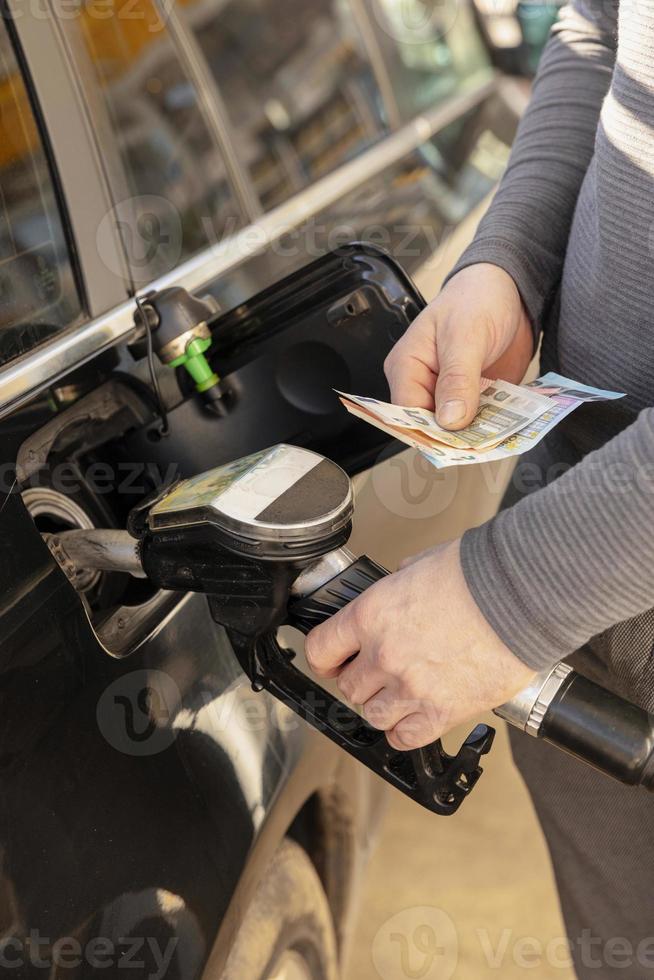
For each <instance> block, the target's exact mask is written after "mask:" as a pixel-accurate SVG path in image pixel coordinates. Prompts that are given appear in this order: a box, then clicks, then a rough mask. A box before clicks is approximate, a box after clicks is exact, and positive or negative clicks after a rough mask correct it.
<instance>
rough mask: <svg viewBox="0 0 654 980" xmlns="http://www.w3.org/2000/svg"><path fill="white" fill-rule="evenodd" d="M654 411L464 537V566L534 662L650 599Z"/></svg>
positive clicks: (507, 639)
mask: <svg viewBox="0 0 654 980" xmlns="http://www.w3.org/2000/svg"><path fill="white" fill-rule="evenodd" d="M653 527H654V408H646V409H643V410H642V411H641V413H640V415H639V416H638V418H637V420H636V421H635V422H634V423H633V424H632V425H631V426H629V427H628V428H627V429H625V430H624V431H623V432H621V433H620V434H619V435H618V436H616V437H615V438H614V439H612V440H611V441H610V442H608V443H606V444H605V445H604V446H603V447H602V448H601V449H598V450H597V451H595V452H592V453H589V454H588V455H587V456H586V457H584V459H583V460H582V461H581V462H580V463H578V464H577V465H576V466H574V467H572V469H570V470H569V471H568V472H567V473H565V474H564V475H563V476H561V477H559V479H557V480H555V481H554V482H553V483H551V484H550V485H549V486H547V487H545V488H544V489H542V490H538V491H536V492H535V493H532V494H530V495H529V496H527V497H525V498H523V499H522V500H521V501H520V502H519V503H517V504H515V505H514V506H513V507H510V508H509V509H507V510H505V511H503V512H502V513H500V514H499V515H498V516H497V517H495V518H493V519H492V520H491V521H489V522H488V523H486V524H483V525H482V526H481V527H478V528H474V529H472V530H470V531H468V532H466V534H465V535H464V537H463V541H462V544H461V561H462V565H463V573H464V575H465V578H466V581H467V583H468V586H469V588H470V590H471V592H472V594H473V596H474V598H475V601H476V602H477V604H478V606H479V608H480V609H481V611H482V613H483V614H484V616H485V618H486V619H487V621H488V622H489V623H490V625H491V626H492V627H493V629H494V630H495V632H496V633H497V634H498V636H500V638H501V639H502V640H503V641H504V643H506V645H507V646H508V647H509V648H510V649H511V650H512V651H513V652H514V653H515V654H516V656H518V657H519V658H520V659H521V660H523V661H524V662H525V663H526V664H528V665H529V666H530V667H533V668H534V669H538V670H540V669H542V668H544V667H546V666H549V665H551V664H553V663H555V662H556V661H557V660H560V659H561V658H562V657H565V656H567V655H569V654H570V653H572V652H573V651H574V650H576V649H578V648H579V647H580V646H581V645H582V644H584V643H585V642H586V641H587V640H589V639H590V638H591V637H593V636H595V635H597V634H598V633H600V632H603V631H604V630H605V629H608V628H609V627H610V626H613V625H614V624H616V623H619V622H622V621H623V620H625V619H630V618H631V617H632V616H636V615H639V614H640V613H643V612H645V611H646V610H648V609H650V608H652V607H653V606H654V534H652V528H653Z"/></svg>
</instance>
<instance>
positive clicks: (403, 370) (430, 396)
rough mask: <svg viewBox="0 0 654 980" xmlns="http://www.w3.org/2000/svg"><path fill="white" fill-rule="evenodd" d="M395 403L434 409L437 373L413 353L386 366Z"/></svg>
mask: <svg viewBox="0 0 654 980" xmlns="http://www.w3.org/2000/svg"><path fill="white" fill-rule="evenodd" d="M384 370H385V372H386V378H387V380H388V385H389V388H390V390H391V401H392V402H393V404H394V405H405V406H406V407H407V408H424V409H426V410H427V411H428V412H433V411H434V388H435V386H436V375H435V374H434V372H433V371H432V370H431V369H430V368H429V367H428V366H427V365H426V364H424V363H423V362H422V361H421V360H419V359H418V358H417V357H415V356H414V355H413V354H411V353H408V352H407V353H406V354H402V355H400V352H398V355H397V360H394V361H392V362H390V363H389V364H388V365H387V366H385V368H384Z"/></svg>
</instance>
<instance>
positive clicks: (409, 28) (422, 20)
mask: <svg viewBox="0 0 654 980" xmlns="http://www.w3.org/2000/svg"><path fill="white" fill-rule="evenodd" d="M368 9H369V12H370V16H371V19H372V22H373V24H374V26H375V29H376V32H377V35H378V37H379V40H380V44H381V47H382V49H383V50H384V53H385V56H386V62H387V65H388V70H389V74H390V76H391V82H392V86H393V91H394V94H395V99H396V101H397V104H398V108H399V110H400V113H401V115H402V116H403V118H405V119H407V120H408V119H410V118H412V117H413V116H415V115H416V114H417V113H420V112H424V111H425V110H426V109H430V108H432V107H433V106H435V105H438V104H439V103H442V102H443V101H444V100H445V99H447V98H448V97H450V96H452V95H453V94H455V93H457V92H459V91H464V90H465V89H466V88H469V87H472V86H474V85H476V84H481V82H482V81H483V80H484V79H486V78H489V77H490V76H491V72H492V69H491V66H490V60H489V57H488V53H487V51H486V49H485V47H484V44H483V42H482V39H481V36H480V34H479V32H478V30H477V27H476V24H475V21H474V16H473V13H472V11H471V9H470V7H469V6H468V5H467V4H464V3H460V2H459V0H369V4H368Z"/></svg>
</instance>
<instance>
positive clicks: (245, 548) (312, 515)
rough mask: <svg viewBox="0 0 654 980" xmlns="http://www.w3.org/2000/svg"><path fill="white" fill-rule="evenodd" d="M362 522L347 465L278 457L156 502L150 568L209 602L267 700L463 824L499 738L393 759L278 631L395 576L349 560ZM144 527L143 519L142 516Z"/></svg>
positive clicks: (149, 520) (297, 453) (303, 626)
mask: <svg viewBox="0 0 654 980" xmlns="http://www.w3.org/2000/svg"><path fill="white" fill-rule="evenodd" d="M352 511H353V497H352V487H351V483H350V480H349V477H348V476H347V475H346V474H345V473H344V472H343V470H341V469H340V467H338V466H337V465H336V464H335V463H332V462H330V461H329V460H327V459H325V458H324V457H322V456H319V455H318V454H316V453H313V452H310V451H308V450H306V449H300V448H297V447H294V446H283V445H282V446H275V447H273V448H272V449H269V450H264V451H263V452H261V453H256V454H254V455H253V456H249V457H246V458H245V459H241V460H237V461H236V462H234V463H232V464H228V465H227V466H222V467H219V468H218V469H216V470H213V471H211V472H209V473H205V474H202V475H201V476H198V477H195V478H194V479H191V480H185V481H183V482H182V483H180V484H178V485H177V486H176V487H175V488H173V489H172V490H171V491H170V492H169V493H167V494H165V495H164V496H163V497H162V498H160V499H158V500H157V501H155V502H154V504H153V505H152V507H151V508H150V510H149V512H148V513H147V517H146V525H145V527H144V533H143V536H142V540H141V546H140V547H141V560H142V563H143V568H144V570H145V572H146V574H147V575H148V577H149V578H150V579H151V581H153V582H154V583H156V584H158V585H159V586H161V587H162V588H165V589H175V590H192V591H196V592H204V593H206V594H207V596H208V599H209V605H210V608H211V612H212V615H213V618H214V619H215V620H216V621H217V622H218V623H220V624H221V625H222V626H224V627H225V629H226V630H227V632H228V635H229V637H230V640H231V642H232V646H233V648H234V651H235V653H236V656H237V657H238V659H239V662H240V663H241V665H242V667H243V669H244V670H245V672H246V674H247V675H248V677H249V678H250V681H251V682H252V685H253V687H254V688H255V689H256V690H261V689H265V690H267V691H269V692H270V693H271V694H273V695H274V696H275V697H276V698H278V699H279V700H280V701H282V702H283V703H284V704H286V705H288V706H289V707H290V708H292V709H293V710H294V711H295V712H297V714H299V715H300V716H301V717H302V718H304V719H305V720H306V721H308V722H309V723H310V724H311V725H313V727H315V728H317V729H318V730H319V731H321V732H322V733H323V734H325V735H327V736H328V737H329V738H331V739H332V740H333V741H334V742H336V743H337V744H338V745H339V746H340V747H341V748H342V749H344V750H345V751H346V752H349V753H350V755H352V756H354V757H355V758H356V759H358V760H359V761H360V762H362V763H363V764H364V765H366V766H367V767H368V768H369V769H371V770H372V771H373V772H376V773H377V774H378V775H380V776H381V777H382V778H383V779H385V780H386V781H387V782H389V783H391V784H392V785H393V786H395V787H396V788H398V789H400V790H401V791H402V792H403V793H405V794H406V795H408V796H410V797H411V798H412V799H414V800H416V801H417V802H419V803H420V804H422V805H423V806H425V807H427V808H428V809H429V810H431V811H433V812H434V813H440V814H449V813H453V812H454V811H455V810H456V809H457V808H458V806H459V805H460V803H461V802H462V800H463V799H464V798H465V797H466V796H467V795H468V793H469V792H470V791H471V790H472V788H473V786H474V784H475V783H476V781H477V779H478V778H479V776H480V775H481V767H480V765H479V760H480V758H481V756H482V755H483V754H484V753H485V752H488V750H489V749H490V746H491V742H492V739H493V735H494V731H493V729H492V728H488V727H487V726H486V725H481V726H478V727H477V728H476V729H475V730H474V732H472V734H471V735H470V736H469V737H468V739H467V740H466V742H465V743H464V745H463V746H462V747H461V749H460V750H459V752H458V753H456V754H455V755H449V754H447V753H446V752H445V751H444V749H443V747H442V745H441V743H440V742H435V743H434V744H433V745H431V746H429V747H427V748H425V749H421V750H418V751H416V752H398V751H396V750H395V749H392V748H391V746H390V745H389V744H388V741H387V740H386V736H385V733H384V732H383V731H379V730H378V729H375V728H373V727H372V726H370V725H369V724H368V723H367V722H366V721H365V720H364V719H362V718H361V717H360V716H359V715H358V714H356V713H355V712H354V711H352V709H351V708H349V707H348V706H347V705H345V704H343V703H342V702H341V701H339V700H338V699H337V698H335V697H333V696H332V695H331V694H330V693H329V692H327V691H326V690H325V689H324V688H322V687H321V686H320V685H319V684H317V683H316V682H315V681H314V680H312V679H311V678H310V677H308V676H307V675H306V674H304V673H303V672H302V671H301V670H299V669H298V667H297V666H296V665H295V663H294V657H293V654H292V652H290V651H289V650H287V649H285V648H282V647H281V646H280V643H279V641H278V637H277V628H278V627H279V626H282V625H290V626H294V627H296V628H297V629H299V630H301V631H302V632H305V633H306V632H308V630H309V629H310V628H311V627H312V626H313V625H317V623H318V622H321V621H322V620H323V619H325V618H327V617H328V616H330V615H332V614H333V613H334V612H336V611H337V610H338V609H340V608H342V607H343V606H344V605H345V604H346V603H347V602H349V601H351V600H352V599H353V598H355V597H356V596H357V595H359V594H360V593H361V592H362V591H363V590H364V589H365V588H367V587H368V586H370V585H372V584H373V583H374V582H375V581H377V580H378V579H380V578H382V577H383V576H385V575H386V574H387V572H386V570H385V569H383V568H382V567H381V566H379V565H377V564H376V563H375V562H373V561H372V560H371V559H369V558H365V557H363V558H359V559H356V558H354V556H353V555H350V554H349V552H347V551H345V550H344V548H343V546H344V545H345V543H346V541H347V539H348V537H349V535H350V530H351V520H352ZM141 516H142V515H141Z"/></svg>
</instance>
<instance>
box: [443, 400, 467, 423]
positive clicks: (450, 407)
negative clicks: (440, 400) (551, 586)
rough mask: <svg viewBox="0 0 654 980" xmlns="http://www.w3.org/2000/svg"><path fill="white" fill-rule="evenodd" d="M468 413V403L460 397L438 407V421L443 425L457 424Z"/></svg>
mask: <svg viewBox="0 0 654 980" xmlns="http://www.w3.org/2000/svg"><path fill="white" fill-rule="evenodd" d="M465 414H466V403H465V402H464V401H461V400H460V399H456V400H455V401H451V402H445V404H444V405H441V406H440V408H439V409H438V421H439V423H440V424H441V425H456V423H457V422H460V421H461V419H462V418H464V417H465Z"/></svg>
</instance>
